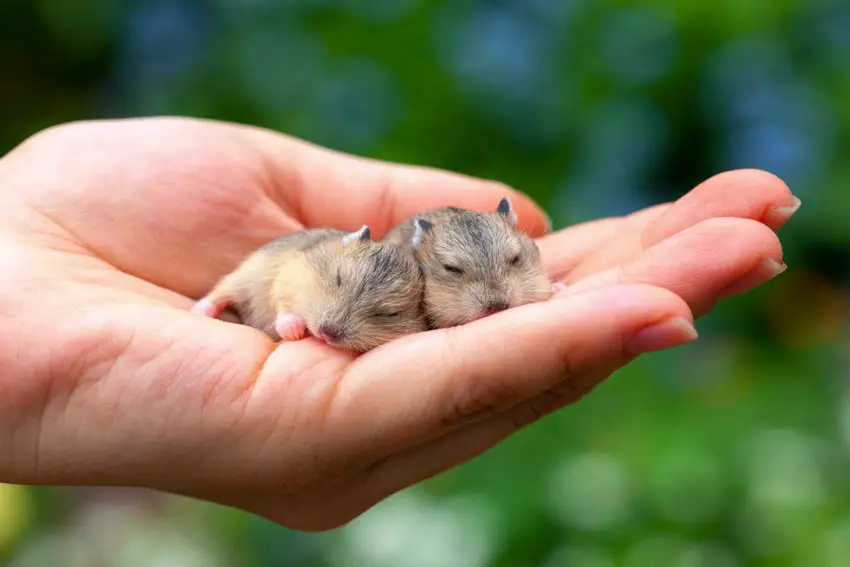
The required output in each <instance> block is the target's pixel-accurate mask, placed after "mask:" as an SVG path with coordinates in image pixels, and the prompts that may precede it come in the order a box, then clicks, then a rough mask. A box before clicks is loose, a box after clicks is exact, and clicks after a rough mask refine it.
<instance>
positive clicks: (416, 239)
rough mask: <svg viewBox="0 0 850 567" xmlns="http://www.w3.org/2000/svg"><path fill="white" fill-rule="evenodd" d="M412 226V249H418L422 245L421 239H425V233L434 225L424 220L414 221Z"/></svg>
mask: <svg viewBox="0 0 850 567" xmlns="http://www.w3.org/2000/svg"><path fill="white" fill-rule="evenodd" d="M413 226H414V227H415V229H416V230H415V232H414V233H413V239H412V243H413V248H419V247H420V246H421V245H422V239H423V238H424V237H425V233H426V232H428V231H429V230H431V228H433V226H434V225H433V224H431V223H430V222H428V221H426V220H425V219H415V220H414V221H413Z"/></svg>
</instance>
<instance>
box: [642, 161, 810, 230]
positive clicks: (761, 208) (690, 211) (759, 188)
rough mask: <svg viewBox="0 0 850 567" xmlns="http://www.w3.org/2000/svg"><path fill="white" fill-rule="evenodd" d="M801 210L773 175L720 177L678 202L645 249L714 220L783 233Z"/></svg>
mask: <svg viewBox="0 0 850 567" xmlns="http://www.w3.org/2000/svg"><path fill="white" fill-rule="evenodd" d="M799 207H800V200H799V199H797V198H796V197H795V196H794V195H792V194H791V191H790V189H788V186H787V185H785V183H784V182H783V181H782V180H781V179H779V178H778V177H776V176H775V175H773V174H771V173H767V172H766V171H760V170H755V169H744V170H736V171H727V172H725V173H720V174H718V175H715V176H714V177H712V178H710V179H708V180H707V181H705V182H703V183H701V184H700V185H698V186H697V187H696V188H695V189H694V190H693V191H691V192H689V193H688V194H686V195H684V196H683V197H682V198H681V199H679V200H678V201H676V205H675V207H672V208H671V209H670V210H669V211H667V212H666V214H664V215H662V216H661V217H660V218H659V219H657V220H656V221H655V222H653V223H652V224H651V225H650V226H648V227H647V230H646V231H645V232H644V234H643V244H644V246H652V245H653V244H655V243H656V242H659V241H661V240H663V239H664V238H667V237H668V236H671V235H673V234H675V233H677V232H679V231H680V230H682V229H683V228H685V227H688V226H692V225H694V224H696V223H698V222H700V221H703V220H706V219H710V218H714V217H739V218H744V219H752V220H755V221H758V222H760V223H762V224H764V225H766V226H767V227H769V228H770V229H772V230H774V231H776V230H779V229H780V228H781V227H782V226H783V225H784V224H785V223H786V222H788V219H790V218H791V216H792V215H793V214H794V213H795V212H797V209H798V208H799Z"/></svg>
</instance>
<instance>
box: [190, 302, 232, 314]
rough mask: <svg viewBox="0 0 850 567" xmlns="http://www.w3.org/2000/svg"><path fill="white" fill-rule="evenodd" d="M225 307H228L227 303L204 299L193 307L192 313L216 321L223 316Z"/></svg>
mask: <svg viewBox="0 0 850 567" xmlns="http://www.w3.org/2000/svg"><path fill="white" fill-rule="evenodd" d="M225 307H227V302H226V301H213V300H211V299H209V298H206V297H204V298H203V299H201V300H200V301H198V302H197V303H196V304H195V305H193V306H192V309H191V312H192V313H194V314H195V315H203V316H204V317H210V318H212V319H215V318H216V317H218V316H219V315H221V313H222V311H224V309H225Z"/></svg>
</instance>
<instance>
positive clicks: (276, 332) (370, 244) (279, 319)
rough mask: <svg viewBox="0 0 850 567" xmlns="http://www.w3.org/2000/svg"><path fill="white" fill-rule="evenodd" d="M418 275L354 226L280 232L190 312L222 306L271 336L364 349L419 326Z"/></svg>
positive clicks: (394, 251) (393, 250)
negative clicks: (309, 337)
mask: <svg viewBox="0 0 850 567" xmlns="http://www.w3.org/2000/svg"><path fill="white" fill-rule="evenodd" d="M423 288H424V282H423V278H422V273H421V270H420V268H419V266H418V265H417V263H416V262H415V260H414V259H413V258H412V257H411V256H410V254H409V253H407V252H406V251H404V250H402V249H400V248H399V247H396V246H394V245H392V244H389V243H382V242H376V241H374V240H372V239H371V235H370V231H369V227H368V226H363V227H362V228H361V229H360V230H359V231H356V232H345V231H342V230H337V229H333V228H324V229H312V230H305V231H302V232H299V233H295V234H292V235H288V236H283V237H281V238H278V239H276V240H273V241H272V242H270V243H268V244H266V245H265V246H263V247H261V248H259V249H258V250H256V251H255V252H254V253H253V254H251V255H250V256H249V257H248V258H247V259H245V261H244V262H242V264H241V265H239V266H238V267H237V268H236V269H235V270H234V271H233V272H232V273H230V274H229V275H227V276H225V277H224V278H222V279H221V280H220V281H219V283H218V284H217V285H216V286H215V287H214V289H213V290H212V291H211V292H210V293H209V294H208V295H207V296H206V297H204V298H203V299H201V300H200V301H198V303H196V305H195V306H194V308H193V309H192V311H193V312H195V313H198V314H202V315H205V316H208V317H217V316H219V315H220V314H221V313H222V312H223V311H224V310H225V309H230V310H232V311H234V312H236V314H237V315H238V316H239V318H240V319H241V320H242V322H243V323H245V324H247V325H250V326H251V327H254V328H256V329H259V330H261V331H263V332H265V333H267V334H268V335H269V336H270V337H271V338H273V339H275V340H278V339H281V340H299V339H301V338H303V337H305V336H306V335H307V332H309V333H310V334H312V335H313V336H315V337H317V338H319V339H321V340H323V341H325V342H327V343H328V344H330V345H334V346H338V347H342V348H346V349H350V350H353V351H357V352H365V351H368V350H370V349H372V348H375V347H377V346H379V345H381V344H384V343H386V342H389V341H391V340H394V339H396V338H399V337H401V336H404V335H407V334H411V333H416V332H419V331H424V330H426V329H427V326H426V325H425V323H424V318H423V314H422V294H423Z"/></svg>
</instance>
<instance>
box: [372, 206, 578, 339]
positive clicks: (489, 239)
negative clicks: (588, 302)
mask: <svg viewBox="0 0 850 567" xmlns="http://www.w3.org/2000/svg"><path fill="white" fill-rule="evenodd" d="M516 226H517V215H516V213H515V212H514V209H513V206H512V205H511V202H510V201H509V200H508V199H507V198H504V199H502V200H501V201H500V202H499V204H498V206H497V207H496V210H495V211H494V212H490V213H482V212H476V211H470V210H466V209H459V208H456V207H442V208H438V209H431V210H429V211H425V212H423V213H420V214H418V215H414V216H413V217H410V218H408V219H407V220H405V221H403V222H402V223H400V224H398V225H396V226H395V227H394V228H392V229H391V230H390V232H388V233H387V234H386V236H385V237H384V239H383V241H384V242H387V243H391V244H395V245H398V246H403V247H406V248H407V249H408V250H409V251H411V252H412V253H413V255H414V257H415V258H416V259H417V261H418V262H419V264H420V266H421V268H422V272H423V275H424V277H425V295H424V302H423V303H424V311H425V317H426V321H427V323H428V324H429V327H430V328H434V329H439V328H446V327H454V326H458V325H463V324H466V323H469V322H472V321H475V320H477V319H480V318H482V317H485V316H487V315H491V314H493V313H497V312H499V311H504V310H506V309H509V308H511V307H517V306H520V305H524V304H527V303H533V302H537V301H543V300H547V299H549V298H550V297H551V296H552V294H553V293H554V292H555V291H558V290H560V289H561V287H562V286H560V285H559V284H553V283H552V282H550V281H549V279H548V277H547V276H546V274H545V272H544V269H543V266H542V264H541V260H540V251H539V249H538V248H537V245H536V244H535V242H534V240H533V239H532V238H531V237H529V236H528V235H527V234H525V233H524V232H522V231H520V230H518V229H517V228H516Z"/></svg>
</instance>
